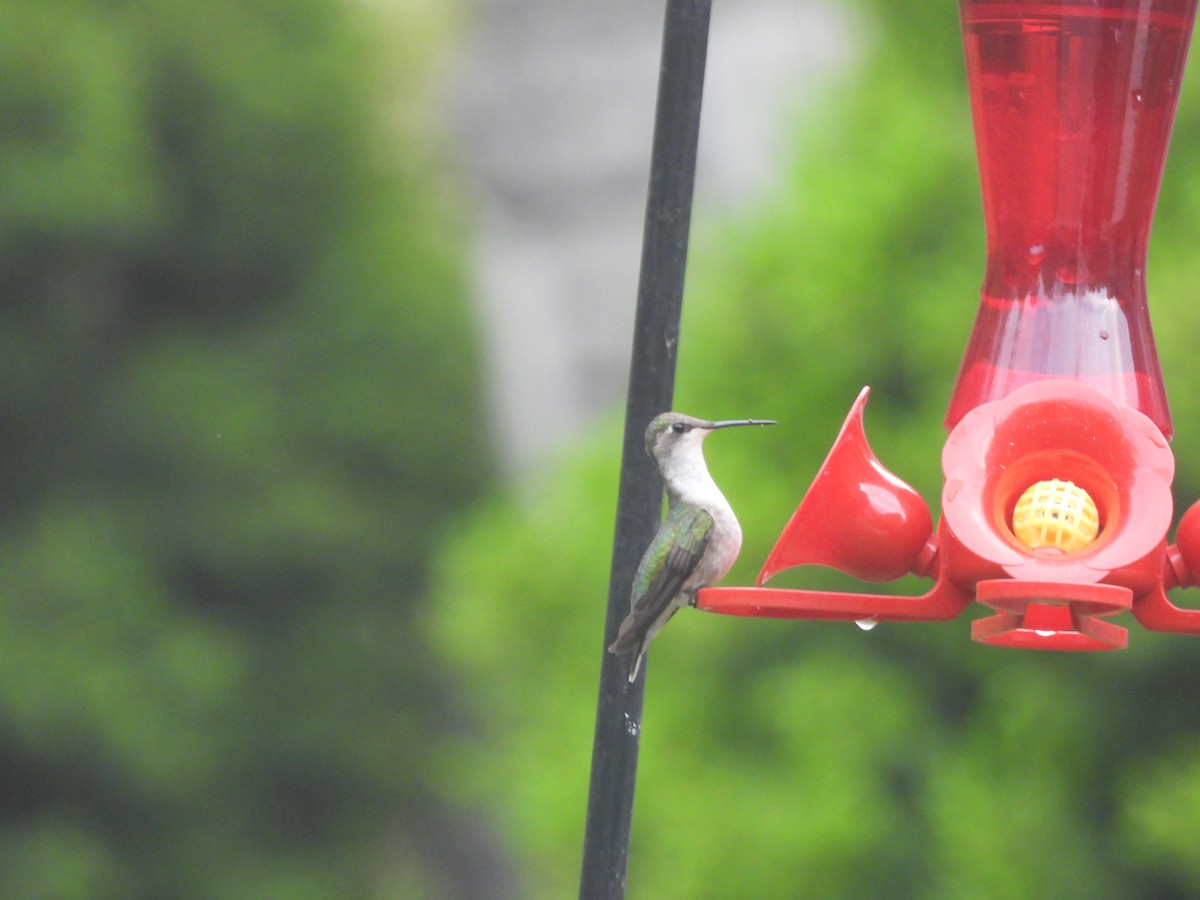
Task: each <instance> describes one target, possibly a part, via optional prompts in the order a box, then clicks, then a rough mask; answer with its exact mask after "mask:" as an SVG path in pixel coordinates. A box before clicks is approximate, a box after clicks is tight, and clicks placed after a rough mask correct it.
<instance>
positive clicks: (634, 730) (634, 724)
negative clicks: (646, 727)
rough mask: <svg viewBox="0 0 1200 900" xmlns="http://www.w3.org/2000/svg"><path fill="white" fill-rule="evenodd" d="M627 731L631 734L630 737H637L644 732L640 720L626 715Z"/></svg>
mask: <svg viewBox="0 0 1200 900" xmlns="http://www.w3.org/2000/svg"><path fill="white" fill-rule="evenodd" d="M625 730H626V731H627V732H629V736H630V737H637V735H638V732H639V731H641V730H642V726H641V725H640V724H639V722H638V720H637V719H635V718H633V717H632V716H630V715H629V713H625Z"/></svg>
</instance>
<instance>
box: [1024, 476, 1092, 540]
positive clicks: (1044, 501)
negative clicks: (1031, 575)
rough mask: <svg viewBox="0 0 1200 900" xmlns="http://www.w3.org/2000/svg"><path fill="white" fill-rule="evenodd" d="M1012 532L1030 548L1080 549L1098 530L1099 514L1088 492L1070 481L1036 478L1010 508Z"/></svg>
mask: <svg viewBox="0 0 1200 900" xmlns="http://www.w3.org/2000/svg"><path fill="white" fill-rule="evenodd" d="M1012 530H1013V534H1015V535H1016V536H1017V540H1019V541H1020V542H1021V543H1022V544H1024V545H1025V546H1026V547H1028V548H1029V549H1031V550H1041V549H1043V548H1046V547H1053V548H1056V549H1058V550H1061V551H1062V552H1063V553H1074V552H1075V551H1077V550H1082V549H1083V548H1084V547H1086V546H1088V544H1090V543H1091V542H1092V541H1094V540H1095V539H1096V536H1097V535H1098V534H1099V533H1100V514H1099V512H1097V510H1096V504H1095V502H1094V501H1093V500H1092V498H1091V497H1089V496H1088V492H1087V491H1085V490H1084V489H1083V488H1081V487H1079V486H1078V485H1076V484H1074V483H1072V482H1070V481H1060V480H1059V479H1057V478H1051V479H1050V480H1048V481H1039V482H1037V483H1036V484H1033V485H1030V487H1029V488H1028V489H1027V490H1026V491H1025V493H1023V494H1022V495H1021V499H1019V500H1018V501H1017V506H1016V508H1015V509H1014V510H1013V520H1012Z"/></svg>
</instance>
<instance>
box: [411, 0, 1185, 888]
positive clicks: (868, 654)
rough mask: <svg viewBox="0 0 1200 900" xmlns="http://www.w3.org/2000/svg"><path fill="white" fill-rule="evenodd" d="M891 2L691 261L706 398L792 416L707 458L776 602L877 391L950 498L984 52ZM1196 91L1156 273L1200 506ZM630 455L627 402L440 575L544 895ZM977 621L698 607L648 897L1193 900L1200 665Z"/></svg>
mask: <svg viewBox="0 0 1200 900" xmlns="http://www.w3.org/2000/svg"><path fill="white" fill-rule="evenodd" d="M871 10H872V12H873V14H874V15H875V20H874V21H875V23H876V27H874V28H872V29H870V33H871V34H872V35H873V37H874V40H875V44H874V45H873V46H872V47H870V48H869V49H868V51H867V52H866V53H865V54H864V56H865V59H866V62H865V65H864V67H863V68H861V69H860V70H858V71H856V72H855V73H854V74H853V75H852V76H851V77H849V78H848V79H846V80H845V81H844V82H843V83H842V84H840V85H839V86H838V87H837V89H836V90H834V91H831V92H827V97H828V99H827V102H826V104H825V106H824V107H823V108H822V110H821V111H820V112H819V113H818V114H817V115H816V117H815V118H810V119H809V120H807V121H806V122H805V124H804V128H803V138H802V139H801V140H800V141H799V142H798V144H797V147H796V152H795V154H794V158H793V163H792V165H791V166H790V167H789V169H788V171H787V172H786V173H785V175H784V176H783V178H782V181H781V183H780V185H779V187H778V190H777V191H776V192H775V193H774V194H773V196H771V197H770V198H769V199H768V200H766V201H764V202H763V203H762V204H761V205H760V206H759V208H757V209H755V210H754V211H753V213H752V214H750V215H747V216H745V217H743V218H741V219H739V220H736V221H726V222H719V223H712V222H709V223H701V224H700V226H699V233H698V235H697V237H696V239H695V241H694V242H693V253H692V260H691V269H690V273H689V282H688V297H687V302H686V304H685V311H684V323H683V335H682V343H681V357H680V364H679V383H678V390H677V401H676V407H677V408H679V409H683V410H686V411H689V412H692V413H695V414H698V415H703V416H711V417H713V418H726V417H736V416H770V417H773V418H776V419H778V420H779V421H780V423H781V424H780V426H779V427H777V428H774V429H770V430H767V431H762V432H757V431H756V432H753V433H748V432H739V433H736V434H734V433H723V434H722V435H719V436H717V437H714V438H713V439H712V440H711V441H710V442H709V443H708V458H709V463H710V467H711V468H712V470H713V472H714V475H715V477H716V479H717V481H718V482H719V483H720V484H721V485H722V486H723V487H724V488H725V492H726V494H727V496H728V497H729V498H730V499H731V501H732V503H733V505H734V507H735V508H736V509H737V510H738V512H739V517H740V518H741V519H742V524H743V528H744V531H745V534H746V545H745V548H744V549H743V552H742V560H741V562H740V563H739V564H738V566H737V567H735V569H734V571H733V572H732V573H731V574H730V576H729V577H728V578H727V579H726V581H727V583H732V584H739V583H740V584H748V583H751V582H752V580H753V578H754V575H755V572H756V571H757V568H758V566H759V564H760V563H761V561H762V560H763V559H764V558H765V556H766V553H767V551H768V550H769V548H770V546H771V544H772V542H773V541H774V538H775V536H776V535H777V534H778V533H779V531H780V529H781V528H782V526H783V524H784V523H785V522H786V521H787V518H788V516H789V515H790V514H791V512H792V510H793V508H794V506H795V504H796V503H797V502H798V500H799V499H800V497H801V496H802V495H803V492H804V490H805V488H806V487H807V485H808V483H809V482H810V480H811V478H812V476H813V474H814V473H815V471H816V469H817V467H818V466H819V464H820V462H821V460H822V458H823V457H824V454H825V453H826V451H827V449H828V447H829V445H830V443H831V442H832V440H833V438H834V436H835V434H836V432H837V429H838V427H839V424H840V422H841V420H842V417H843V416H844V415H845V412H846V410H847V409H848V408H849V406H850V404H851V402H852V400H853V399H854V397H855V395H856V393H857V392H858V390H859V388H860V387H861V386H862V385H863V384H870V385H872V387H873V393H872V399H871V404H870V406H869V408H868V412H867V430H868V433H869V435H870V437H871V440H872V444H873V446H874V447H875V449H876V451H877V452H878V454H879V455H880V457H881V458H882V460H883V461H884V463H885V464H886V465H887V466H888V467H889V468H891V469H892V470H893V471H895V472H896V473H897V474H899V475H900V476H901V477H903V478H904V479H906V480H908V481H909V482H911V483H912V484H914V485H915V486H916V487H917V488H918V489H919V490H920V491H921V492H922V494H923V495H924V496H925V497H926V498H936V497H937V496H939V492H940V487H941V473H940V467H939V454H940V449H941V446H942V443H943V441H944V439H945V436H944V432H943V430H942V426H941V419H942V415H943V413H944V411H945V408H946V403H947V401H948V399H949V394H950V389H951V385H952V381H953V378H954V376H955V373H956V371H957V366H958V362H959V360H960V357H961V354H962V350H963V348H964V346H965V342H966V337H967V333H968V331H969V329H970V326H971V323H972V321H973V318H974V314H975V307H976V304H977V302H978V286H979V282H980V279H981V277H982V262H983V258H982V257H983V232H982V221H981V214H980V209H979V202H978V184H977V180H976V172H975V158H974V152H973V143H972V136H971V120H970V113H969V109H968V105H967V99H966V91H965V83H964V77H963V73H962V64H961V44H960V42H959V38H958V33H957V18H956V15H955V11H954V8H953V4H949V3H947V2H945V0H910V2H905V3H899V2H891V0H886V2H885V0H878V2H876V3H874V4H873V5H872V6H871ZM1198 82H1200V76H1198V73H1197V70H1196V68H1195V67H1194V66H1193V67H1192V68H1191V69H1190V70H1189V73H1188V76H1187V83H1186V85H1185V86H1184V89H1183V102H1182V106H1181V108H1180V111H1179V118H1178V125H1177V128H1176V137H1175V141H1174V144H1173V149H1172V153H1171V157H1170V161H1169V164H1168V170H1167V173H1166V179H1165V185H1164V190H1163V196H1162V199H1161V202H1160V206H1159V213H1158V216H1157V221H1156V226H1155V234H1154V239H1153V241H1152V246H1151V259H1150V274H1149V279H1150V285H1149V289H1150V297H1151V311H1152V315H1153V319H1154V322H1155V327H1156V335H1157V338H1158V344H1159V350H1160V354H1161V357H1162V362H1163V368H1164V371H1165V376H1166V379H1167V385H1168V391H1169V392H1170V394H1171V399H1172V408H1173V413H1174V416H1175V422H1176V431H1177V436H1176V439H1175V443H1174V449H1175V452H1176V453H1177V454H1178V466H1179V471H1178V475H1177V480H1176V488H1177V506H1178V507H1179V509H1180V510H1182V509H1184V508H1186V505H1187V504H1189V503H1191V502H1192V500H1193V499H1195V497H1196V496H1197V495H1200V392H1196V391H1194V390H1192V389H1191V387H1190V385H1191V384H1192V383H1193V382H1194V381H1195V380H1196V379H1197V378H1198V377H1200V362H1198V361H1197V358H1196V354H1195V351H1194V343H1195V341H1194V336H1195V334H1196V333H1197V328H1198V327H1200V321H1197V319H1200V304H1197V302H1196V299H1197V292H1198V288H1197V285H1198V284H1200V254H1198V253H1197V252H1196V245H1195V241H1194V234H1195V221H1194V220H1195V216H1196V211H1197V210H1198V209H1200V166H1197V165H1196V159H1197V158H1200V83H1198ZM701 152H703V148H702V149H701ZM700 191H701V194H700V197H701V201H702V200H703V185H701V186H700ZM701 206H703V203H701ZM619 446H620V440H619V434H618V423H617V422H616V414H615V413H614V417H613V420H612V421H609V422H608V423H606V424H605V425H604V426H603V427H600V428H598V429H597V430H596V432H595V433H594V434H593V435H592V436H591V438H590V439H589V440H588V441H586V442H584V443H582V444H581V445H580V446H578V447H576V448H574V450H573V451H572V452H571V454H570V458H569V459H564V460H563V461H562V462H561V463H560V464H559V465H557V466H556V467H554V468H552V469H547V470H545V471H544V472H540V473H539V479H538V483H537V485H536V488H535V490H534V492H533V494H534V495H533V496H532V497H530V496H527V495H522V496H520V497H512V498H505V497H498V498H496V499H495V500H494V501H493V502H491V503H490V504H488V505H487V506H486V507H485V508H483V509H482V510H481V511H480V512H479V513H478V514H477V515H476V517H475V518H474V520H473V523H472V525H471V527H470V528H469V529H467V530H466V531H465V532H464V533H462V534H457V535H456V536H455V537H454V538H453V539H452V540H451V541H450V542H449V543H448V544H447V546H446V547H445V549H444V551H443V553H442V555H441V559H440V575H439V577H438V579H437V602H436V604H434V605H433V606H432V607H431V614H430V617H429V621H428V628H429V634H430V636H431V639H432V641H433V643H434V646H436V647H437V649H438V651H439V652H440V654H441V655H442V658H443V660H444V661H445V662H446V664H447V665H450V666H453V667H454V668H455V669H456V670H457V671H458V672H459V673H460V676H459V677H460V680H461V687H462V690H463V692H464V694H465V695H466V696H468V697H469V698H471V701H472V712H473V714H474V715H475V716H476V717H477V718H478V720H479V721H481V722H482V723H483V732H482V734H481V735H480V737H479V740H478V741H477V742H476V743H475V744H474V745H467V746H464V745H463V744H461V743H451V742H447V744H446V746H445V747H444V748H440V749H439V751H438V758H439V760H440V761H441V778H442V782H443V784H444V786H445V789H446V790H447V791H450V792H452V793H453V794H454V795H455V796H459V797H461V798H462V800H463V801H464V802H468V801H470V802H481V803H483V804H485V805H486V806H487V807H488V808H490V809H492V810H494V811H495V814H496V815H497V816H499V817H502V818H503V819H504V820H505V821H507V822H509V823H510V824H511V827H510V828H509V829H508V831H507V838H508V841H509V842H510V845H511V848H512V850H513V852H514V853H515V854H516V855H517V857H518V858H519V859H520V860H521V861H522V863H523V868H524V871H525V872H527V873H529V879H530V884H529V891H528V894H527V896H530V897H537V898H558V897H563V896H570V895H572V893H573V891H574V889H575V888H574V885H575V884H576V881H577V877H578V866H579V853H580V850H581V845H582V834H583V819H584V811H585V805H586V790H587V781H588V768H589V759H590V752H591V739H592V724H593V716H594V709H595V705H594V704H595V690H596V676H597V672H598V663H599V657H600V654H601V652H602V648H601V642H602V641H601V638H602V635H601V632H602V627H603V626H602V623H603V618H604V612H603V607H604V603H605V594H606V585H607V572H608V555H609V552H610V541H611V534H612V523H613V510H614V504H615V490H616V483H617V477H616V475H617V472H616V469H617V463H618V460H617V457H618V448H619ZM814 579H824V581H819V582H814ZM783 580H784V579H783V578H781V581H783ZM802 580H804V583H807V584H809V585H813V584H814V583H817V584H820V585H823V586H834V587H837V586H840V587H843V588H845V587H848V586H849V584H848V582H846V581H844V580H840V579H838V578H837V577H836V576H832V575H827V574H819V573H807V574H805V575H804V576H803V577H802ZM902 588H911V589H912V590H913V591H914V592H916V591H918V590H920V589H921V587H920V585H919V584H916V585H902ZM1181 602H1186V598H1181ZM967 619H968V617H967V616H964V617H962V618H961V619H960V620H957V621H953V622H949V623H942V624H931V625H900V624H893V625H883V626H880V627H879V628H876V629H875V630H874V631H872V632H871V633H869V634H864V633H861V632H859V631H858V630H857V629H856V628H854V627H853V626H852V625H849V624H845V623H841V624H839V623H828V622H824V623H823V622H786V621H773V620H752V619H747V620H742V619H732V618H723V617H718V616H706V615H701V614H696V613H693V614H690V615H681V616H678V617H676V619H675V620H674V621H673V622H672V624H671V626H670V627H669V629H667V632H666V634H665V636H664V637H661V638H660V639H659V641H658V642H657V643H656V644H655V647H654V652H653V653H652V654H651V658H650V665H649V674H648V689H647V697H646V710H645V719H644V725H643V730H642V743H641V761H640V771H639V776H640V777H639V785H638V794H637V806H636V810H635V816H634V833H633V841H632V853H631V859H630V872H629V895H630V896H631V897H655V898H688V900H698V898H714V900H715V898H721V900H731V898H761V897H791V896H806V897H821V898H836V897H843V898H862V897H884V896H886V897H912V898H946V900H960V898H1041V897H1091V898H1104V897H1112V898H1117V897H1156V898H1167V897H1189V896H1195V894H1196V892H1197V891H1200V866H1198V865H1197V862H1196V855H1195V853H1194V843H1195V840H1194V839H1195V835H1196V834H1197V833H1198V832H1200V799H1198V798H1200V765H1197V762H1196V760H1197V754H1198V752H1200V708H1198V707H1197V705H1196V703H1195V701H1194V684H1195V683H1196V681H1197V680H1198V679H1200V643H1197V641H1196V639H1195V638H1188V637H1179V636H1170V635H1163V634H1151V633H1146V632H1144V631H1142V630H1141V629H1140V628H1138V627H1137V626H1136V624H1133V623H1132V622H1126V623H1125V624H1133V627H1132V629H1131V634H1130V642H1131V646H1130V648H1129V649H1128V650H1126V651H1124V652H1122V653H1113V654H1078V655H1072V654H1035V653H1026V652H1021V651H1014V650H1001V649H996V648H990V647H984V646H980V645H977V644H973V643H972V642H971V641H970V638H969V625H968V621H967Z"/></svg>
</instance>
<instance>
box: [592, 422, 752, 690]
mask: <svg viewBox="0 0 1200 900" xmlns="http://www.w3.org/2000/svg"><path fill="white" fill-rule="evenodd" d="M774 424H775V422H773V421H772V420H770V419H728V420H725V421H721V422H710V421H708V420H707V419H697V418H695V417H693V416H685V415H684V414H683V413H677V412H666V413H662V414H661V415H658V416H655V417H654V419H653V420H652V421H651V422H650V424H649V426H647V428H646V452H647V453H648V454H650V458H651V459H653V460H654V463H655V465H656V466H657V467H658V472H659V474H660V475H661V476H662V480H663V485H664V486H665V487H666V491H667V515H666V518H664V519H663V521H662V524H661V525H659V527H658V532H657V533H656V534H655V535H654V540H652V541H651V542H650V546H649V547H647V548H646V552H645V555H643V556H642V561H641V563H640V564H639V565H638V570H637V575H636V576H635V577H634V579H633V591H632V597H631V599H630V604H631V606H632V610H631V612H630V613H629V615H628V616H626V617H625V621H623V622H622V623H621V627H620V629H619V630H618V631H617V639H616V640H615V641H613V642H612V644H611V645H610V646H609V648H608V651H609V652H610V653H616V654H625V653H631V652H632V653H634V654H635V656H634V658H633V663H632V665H630V667H629V681H630V682H632V681H633V680H634V679H635V678H637V674H638V671H639V670H640V669H641V665H642V660H643V659H644V658H645V656H646V650H647V649H648V648H649V647H650V642H651V641H653V640H654V638H655V636H656V635H657V634H658V632H659V630H660V629H661V628H662V627H663V625H665V624H666V623H667V620H668V619H669V618H671V616H673V615H674V614H675V611H676V610H678V609H679V608H680V607H682V606H684V605H688V606H695V604H696V592H697V591H698V590H700V589H701V588H704V587H708V586H709V585H712V584H715V583H716V582H717V581H719V580H720V579H721V578H722V577H724V575H725V573H726V572H728V571H729V568H730V566H732V565H733V563H734V560H736V559H737V555H738V552H739V551H740V550H741V549H742V529H741V526H740V525H738V520H737V518H736V517H735V516H734V514H733V509H732V508H731V507H730V506H729V501H728V500H726V499H725V495H724V494H722V493H721V489H720V488H718V487H717V483H716V482H715V481H713V479H712V476H711V475H709V474H708V466H706V465H705V464H704V452H703V450H702V445H703V443H704V439H705V438H706V437H708V436H709V435H710V434H712V432H714V431H716V430H717V429H718V428H729V427H731V426H734V425H774Z"/></svg>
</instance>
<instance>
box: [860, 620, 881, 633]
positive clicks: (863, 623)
mask: <svg viewBox="0 0 1200 900" xmlns="http://www.w3.org/2000/svg"><path fill="white" fill-rule="evenodd" d="M854 624H855V625H857V626H858V627H859V628H861V629H862V630H863V631H870V630H871V629H872V628H874V627H875V626H876V625H878V624H879V622H878V621H877V620H876V619H856V620H855V621H854Z"/></svg>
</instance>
